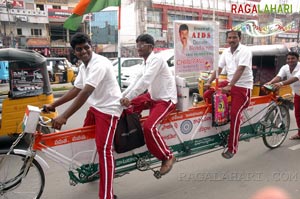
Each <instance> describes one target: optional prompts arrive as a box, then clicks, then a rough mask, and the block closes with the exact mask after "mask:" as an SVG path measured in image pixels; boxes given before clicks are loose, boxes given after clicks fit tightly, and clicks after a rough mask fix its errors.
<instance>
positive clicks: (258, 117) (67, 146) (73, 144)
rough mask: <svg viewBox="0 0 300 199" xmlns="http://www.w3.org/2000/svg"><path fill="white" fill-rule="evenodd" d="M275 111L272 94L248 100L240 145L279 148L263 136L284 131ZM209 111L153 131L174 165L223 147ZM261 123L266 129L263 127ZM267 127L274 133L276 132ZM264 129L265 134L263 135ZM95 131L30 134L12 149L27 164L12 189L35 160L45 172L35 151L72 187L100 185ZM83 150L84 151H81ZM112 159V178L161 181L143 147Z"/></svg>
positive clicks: (197, 110)
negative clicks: (134, 174) (149, 175)
mask: <svg viewBox="0 0 300 199" xmlns="http://www.w3.org/2000/svg"><path fill="white" fill-rule="evenodd" d="M279 106H280V103H278V102H277V98H275V97H274V95H273V94H269V95H266V96H259V97H253V98H252V99H251V103H250V106H249V107H248V108H247V109H246V110H245V111H244V112H243V116H242V126H241V133H240V134H241V137H240V140H247V139H249V138H253V137H260V136H262V137H263V139H264V143H265V144H266V142H267V144H268V145H269V146H270V147H269V148H272V147H273V148H276V147H278V146H279V145H280V144H281V143H282V142H283V140H284V139H283V140H282V139H281V141H280V143H279V144H278V145H276V144H275V145H272V144H269V143H268V141H266V140H267V138H266V136H269V135H270V134H272V133H275V134H277V133H280V132H282V131H286V129H285V128H284V129H282V127H281V124H277V123H276V122H277V120H278V119H279V121H282V120H283V119H284V118H283V115H282V113H281V108H280V107H279ZM211 109H212V107H211V105H208V104H205V105H203V106H199V107H194V108H191V109H189V110H188V111H184V112H180V111H176V112H174V113H171V114H170V115H169V116H168V117H167V118H166V119H164V120H163V121H162V122H161V123H160V126H159V127H158V129H159V130H160V132H161V134H162V136H163V138H164V139H165V141H166V143H167V144H168V145H169V146H170V148H171V150H172V151H173V153H174V155H175V156H176V157H177V159H178V161H182V160H185V159H189V158H193V157H196V156H199V155H203V154H206V153H208V152H212V151H215V150H220V149H222V148H223V147H225V145H226V140H227V139H226V138H227V135H228V133H229V124H226V125H224V126H219V127H212V126H211V124H212V120H211V118H212V117H211ZM273 110H276V111H275V112H274V115H271V113H272V114H273V112H270V111H273ZM287 114H288V112H287ZM270 115H271V117H270ZM145 119H146V117H144V118H142V120H141V122H143V121H144V120H145ZM30 122H34V121H30ZM264 122H265V123H268V124H267V125H266V124H264ZM276 125H277V126H276ZM283 126H284V125H283ZM270 127H275V130H276V132H274V131H273V129H272V128H270ZM268 128H270V129H269V130H268V131H267V130H266V129H268ZM287 128H289V125H288V127H287ZM32 129H36V127H32ZM94 131H95V126H87V127H82V128H76V129H71V130H67V131H61V132H55V133H51V134H43V133H41V132H39V131H37V132H35V133H33V134H32V136H33V137H32V143H31V145H30V146H29V148H28V149H27V150H20V149H14V153H15V154H21V155H24V156H25V157H26V158H25V160H24V164H23V166H22V169H21V171H20V173H19V174H17V176H16V177H15V178H13V179H12V180H13V181H14V183H15V184H13V186H17V185H18V183H22V181H21V179H22V177H24V175H26V173H27V171H28V170H29V169H30V165H31V163H32V161H33V160H34V159H35V160H37V161H38V162H39V163H40V164H41V165H43V166H44V167H43V168H45V167H48V164H47V162H46V161H45V160H44V159H42V158H41V157H40V156H38V155H37V154H36V152H37V151H41V152H43V153H44V154H46V155H47V156H48V157H49V158H51V159H53V160H54V161H56V162H58V163H59V164H61V165H62V166H64V167H66V168H68V173H69V177H70V184H71V185H76V184H77V183H87V182H91V181H94V180H97V179H99V174H98V158H97V150H96V147H95V141H94V139H95V134H94ZM285 133H286V132H285ZM267 144H266V145H267ZM83 146H85V147H87V148H86V149H84V150H82V147H83ZM86 153H88V154H89V156H87V155H86ZM114 156H115V160H116V171H115V174H116V176H115V177H119V176H122V175H124V174H127V173H129V172H130V171H132V170H136V169H138V170H140V171H145V170H152V171H154V175H155V177H157V178H160V175H158V174H157V171H155V170H154V169H155V168H156V165H158V164H157V163H160V161H159V160H157V159H156V158H154V157H153V156H152V155H151V154H150V153H149V152H148V150H147V148H146V147H145V146H143V147H140V148H137V149H134V150H132V151H129V152H126V153H121V154H117V153H114ZM5 183H7V182H5ZM8 183H10V182H8ZM13 186H11V189H13ZM0 190H1V183H0Z"/></svg>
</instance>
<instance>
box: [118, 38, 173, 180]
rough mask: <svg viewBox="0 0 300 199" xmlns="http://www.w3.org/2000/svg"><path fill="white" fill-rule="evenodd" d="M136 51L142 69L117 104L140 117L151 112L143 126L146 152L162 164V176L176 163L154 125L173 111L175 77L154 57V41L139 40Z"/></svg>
mask: <svg viewBox="0 0 300 199" xmlns="http://www.w3.org/2000/svg"><path fill="white" fill-rule="evenodd" d="M136 47H137V50H138V54H139V56H140V57H143V58H144V62H143V64H142V67H143V68H142V70H141V71H140V73H139V74H138V75H137V76H136V79H135V81H134V82H132V83H131V84H130V85H129V87H128V88H127V89H126V90H125V91H124V92H123V93H122V96H123V98H122V99H121V100H120V103H121V104H122V105H123V106H126V107H129V106H130V105H132V108H133V112H138V113H141V112H142V111H143V110H144V109H150V113H149V116H148V118H147V120H146V121H145V122H144V124H143V131H144V137H145V142H146V145H147V147H148V150H149V151H150V152H151V153H152V154H153V155H154V156H155V157H156V158H158V159H159V160H162V166H161V169H160V173H161V175H164V174H167V173H168V172H169V171H170V170H171V169H172V165H173V163H174V162H175V161H176V159H175V157H174V155H173V153H172V152H171V151H170V149H169V147H168V146H167V145H166V143H165V141H164V140H163V138H162V136H161V135H160V133H159V132H158V130H157V128H156V125H157V124H158V123H159V122H160V121H162V120H163V119H164V118H165V117H166V116H167V115H168V114H169V113H171V112H172V111H173V110H174V109H175V104H176V103H177V90H176V83H175V77H174V76H173V75H172V73H171V71H170V69H169V68H168V65H167V63H166V62H165V61H164V60H163V59H162V58H161V57H159V56H158V55H155V54H154V53H153V48H154V39H153V37H152V36H151V35H149V34H142V35H140V36H138V38H137V39H136ZM146 91H147V92H146Z"/></svg>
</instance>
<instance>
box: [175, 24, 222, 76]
mask: <svg viewBox="0 0 300 199" xmlns="http://www.w3.org/2000/svg"><path fill="white" fill-rule="evenodd" d="M174 48H175V74H176V75H178V76H182V77H187V76H189V74H200V72H203V71H208V70H213V69H214V68H217V61H218V58H219V26H218V24H217V22H214V21H181V20H180V21H174Z"/></svg>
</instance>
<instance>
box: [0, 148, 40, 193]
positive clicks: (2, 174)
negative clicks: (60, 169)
mask: <svg viewBox="0 0 300 199" xmlns="http://www.w3.org/2000/svg"><path fill="white" fill-rule="evenodd" d="M24 159H25V156H24V155H20V154H14V153H11V154H10V155H6V153H4V152H0V185H2V186H3V188H1V186H0V199H17V198H22V199H38V198H40V197H41V195H42V193H43V190H44V186H45V174H44V171H43V169H42V167H41V165H40V164H39V163H38V162H37V161H36V160H33V162H32V163H31V165H30V168H29V171H28V172H27V173H26V175H25V176H24V177H23V178H22V179H21V178H19V177H20V176H22V173H21V170H22V167H24V164H25V162H24ZM2 189H3V190H2Z"/></svg>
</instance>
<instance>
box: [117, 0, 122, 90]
mask: <svg viewBox="0 0 300 199" xmlns="http://www.w3.org/2000/svg"><path fill="white" fill-rule="evenodd" d="M121 5H122V3H121V1H120V5H119V10H118V82H119V86H120V87H121V37H120V35H121V34H120V32H121Z"/></svg>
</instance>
